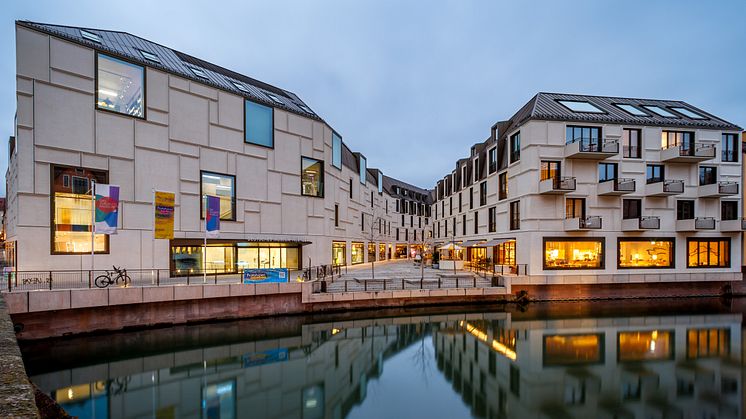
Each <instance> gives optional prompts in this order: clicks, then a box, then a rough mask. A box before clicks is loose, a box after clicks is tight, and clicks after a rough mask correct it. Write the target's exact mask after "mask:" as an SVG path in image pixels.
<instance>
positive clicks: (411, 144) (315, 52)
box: [0, 0, 746, 190]
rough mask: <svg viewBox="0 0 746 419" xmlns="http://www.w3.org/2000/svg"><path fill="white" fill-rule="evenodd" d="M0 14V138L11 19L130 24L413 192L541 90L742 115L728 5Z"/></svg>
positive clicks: (264, 7)
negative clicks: (301, 120)
mask: <svg viewBox="0 0 746 419" xmlns="http://www.w3.org/2000/svg"><path fill="white" fill-rule="evenodd" d="M66 3H69V4H66ZM0 16H2V20H0V56H1V57H2V59H0V134H1V135H2V138H3V143H4V141H5V140H4V139H7V137H8V136H10V135H12V133H13V115H14V112H15V78H14V77H15V32H14V25H13V22H14V20H16V19H22V20H32V21H37V22H44V23H53V24H62V25H73V26H83V27H91V28H100V29H113V30H122V31H126V32H130V33H132V34H134V35H138V36H141V37H144V38H146V39H149V40H152V41H155V42H158V43H161V44H164V45H166V46H169V47H171V48H174V49H177V50H180V51H183V52H186V53H188V54H191V55H194V56H196V57H199V58H202V59H205V60H207V61H211V62H213V63H215V64H218V65H221V66H224V67H227V68H229V69H231V70H235V71H238V72H240V73H243V74H246V75H248V76H251V77H254V78H257V79H259V80H262V81H265V82H268V83H271V84H274V85H276V86H278V87H281V88H283V89H286V90H290V91H292V92H294V93H296V94H297V95H298V96H300V97H301V98H302V99H303V100H304V101H305V102H306V103H307V104H308V105H309V106H310V107H311V108H312V109H313V110H314V111H316V113H318V114H319V115H321V117H322V118H324V119H325V120H326V121H327V122H328V123H329V124H330V125H331V126H332V127H334V128H335V129H336V130H337V131H338V132H340V133H341V134H342V136H343V139H344V141H345V142H346V143H347V144H348V145H349V146H350V148H351V149H353V150H354V151H360V152H362V153H363V154H365V155H366V157H367V158H368V166H369V167H377V168H381V169H382V170H383V171H384V173H386V174H388V175H391V176H394V177H397V178H399V179H401V180H404V181H407V182H410V183H413V184H415V185H418V186H421V187H425V188H431V187H432V186H433V185H434V183H435V182H436V180H437V179H438V178H441V177H442V176H443V175H444V174H446V173H447V172H450V171H451V170H453V168H454V166H455V161H456V160H457V159H458V158H460V157H464V156H466V155H467V154H468V151H469V147H470V146H471V145H472V144H473V143H475V142H477V141H482V140H484V139H485V138H486V137H487V136H488V135H489V129H490V127H491V126H492V125H493V124H494V123H495V122H497V121H499V120H503V119H507V118H509V117H511V116H512V115H513V113H515V112H516V111H517V110H518V109H519V108H520V107H521V106H522V105H523V104H524V103H525V102H527V101H528V100H529V99H530V98H531V97H532V96H533V95H534V94H535V93H536V92H540V91H547V92H563V93H587V94H596V95H613V96H629V97H642V98H654V99H676V100H684V101H687V102H689V103H691V104H693V105H694V106H697V107H700V108H703V109H704V110H706V111H708V112H711V113H714V114H715V115H718V116H720V117H722V118H724V119H726V120H728V121H730V122H733V123H736V124H738V125H741V126H745V125H746V65H745V62H744V61H745V60H746V24H744V23H743V22H744V20H743V17H744V16H746V1H743V0H740V1H719V2H707V1H651V0H645V1H631V0H625V1H613V2H612V1H598V0H589V1H530V2H524V1H512V2H497V1H473V2H469V1H448V2H446V1H443V2H440V1H433V0H430V1H404V0H395V1H380V0H377V1H365V2H364V1H342V0H340V1H318V0H315V1H293V2H291V1H278V0H273V1H267V2H262V3H259V2H248V1H226V2H219V1H217V0H211V1H210V0H203V1H195V2H191V1H178V2H176V1H174V2H172V3H169V2H166V1H146V2H139V1H101V0H97V1H76V2H64V1H60V0H56V1H39V0H34V1H27V0H24V1H14V0H11V2H10V4H6V2H3V7H2V11H0ZM0 156H1V157H0V165H1V166H2V172H3V173H4V172H5V169H6V167H7V147H3V151H2V152H0ZM0 184H1V185H2V189H3V190H4V186H5V184H4V182H2V183H0Z"/></svg>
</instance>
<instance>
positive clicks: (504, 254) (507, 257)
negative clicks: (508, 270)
mask: <svg viewBox="0 0 746 419" xmlns="http://www.w3.org/2000/svg"><path fill="white" fill-rule="evenodd" d="M495 264H496V265H509V266H515V240H511V241H507V242H505V243H500V244H498V245H497V246H495Z"/></svg>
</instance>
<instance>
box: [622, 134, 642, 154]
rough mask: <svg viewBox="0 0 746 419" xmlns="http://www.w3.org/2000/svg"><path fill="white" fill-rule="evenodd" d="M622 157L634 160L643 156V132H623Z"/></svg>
mask: <svg viewBox="0 0 746 419" xmlns="http://www.w3.org/2000/svg"><path fill="white" fill-rule="evenodd" d="M622 156H623V157H627V158H634V159H639V158H640V157H641V156H642V132H641V131H640V130H639V129H629V128H625V129H624V130H622Z"/></svg>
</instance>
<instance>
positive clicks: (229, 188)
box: [200, 172, 236, 221]
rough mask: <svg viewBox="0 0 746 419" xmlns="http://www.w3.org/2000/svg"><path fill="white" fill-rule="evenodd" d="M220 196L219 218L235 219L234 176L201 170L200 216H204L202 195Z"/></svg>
mask: <svg viewBox="0 0 746 419" xmlns="http://www.w3.org/2000/svg"><path fill="white" fill-rule="evenodd" d="M205 195H209V196H217V197H218V198H220V219H221V220H226V221H235V220H236V177H235V176H232V175H222V174H219V173H211V172H202V196H203V198H202V199H200V205H201V208H200V211H201V214H202V215H201V217H202V218H205V199H204V196H205Z"/></svg>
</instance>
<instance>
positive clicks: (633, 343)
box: [617, 330, 674, 362]
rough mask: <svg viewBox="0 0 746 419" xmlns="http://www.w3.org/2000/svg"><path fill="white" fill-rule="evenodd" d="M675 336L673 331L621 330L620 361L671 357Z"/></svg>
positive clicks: (618, 357)
mask: <svg viewBox="0 0 746 419" xmlns="http://www.w3.org/2000/svg"><path fill="white" fill-rule="evenodd" d="M673 336H674V334H673V332H668V331H658V330H652V331H640V332H619V334H618V335H617V343H618V348H619V352H618V354H617V359H619V361H620V362H625V361H650V360H661V359H671V358H672V357H673Z"/></svg>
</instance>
